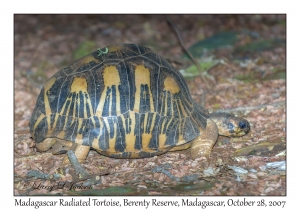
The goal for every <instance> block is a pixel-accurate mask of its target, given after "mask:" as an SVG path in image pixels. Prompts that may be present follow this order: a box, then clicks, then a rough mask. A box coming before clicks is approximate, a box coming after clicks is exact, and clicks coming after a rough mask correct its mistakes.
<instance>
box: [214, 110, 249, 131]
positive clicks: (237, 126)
mask: <svg viewBox="0 0 300 210" xmlns="http://www.w3.org/2000/svg"><path fill="white" fill-rule="evenodd" d="M210 119H212V120H213V121H214V122H215V123H216V125H217V126H218V130H219V135H222V136H230V137H238V136H244V135H246V134H247V133H248V132H249V131H250V124H249V122H248V121H247V120H246V119H244V118H240V117H236V116H234V115H233V114H228V113H222V112H220V113H212V114H210Z"/></svg>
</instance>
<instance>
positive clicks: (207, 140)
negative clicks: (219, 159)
mask: <svg viewBox="0 0 300 210" xmlns="http://www.w3.org/2000/svg"><path fill="white" fill-rule="evenodd" d="M217 139H218V127H217V125H216V124H215V123H214V122H213V121H212V120H210V119H207V125H206V129H205V130H204V131H203V133H202V134H201V135H200V136H198V137H197V138H196V139H194V140H193V141H192V145H191V157H192V159H196V158H198V157H203V156H205V157H209V155H210V152H211V150H212V148H213V146H214V145H215V143H216V141H217Z"/></svg>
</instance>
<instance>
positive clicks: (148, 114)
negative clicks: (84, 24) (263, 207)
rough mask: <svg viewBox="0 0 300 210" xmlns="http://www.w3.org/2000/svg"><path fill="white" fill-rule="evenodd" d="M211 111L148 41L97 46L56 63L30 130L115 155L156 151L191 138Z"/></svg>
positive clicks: (38, 139)
mask: <svg viewBox="0 0 300 210" xmlns="http://www.w3.org/2000/svg"><path fill="white" fill-rule="evenodd" d="M208 117H209V116H208V112H207V111H206V110H205V109H204V108H202V107H201V106H199V105H197V104H196V103H195V102H194V100H193V99H192V98H191V95H190V92H189V89H188V87H187V84H186V82H185V80H184V78H183V77H182V75H181V74H180V73H179V72H178V71H177V70H175V69H174V67H172V66H171V65H170V63H168V62H167V61H166V60H165V59H164V58H162V57H161V56H159V55H158V54H157V53H155V52H154V51H152V50H151V49H149V48H147V47H141V46H138V45H134V44H121V45H114V46H108V47H105V48H103V49H99V50H97V51H95V52H92V53H91V54H89V55H87V56H84V57H82V58H81V59H79V60H77V61H75V62H74V63H72V64H70V65H69V66H67V67H66V68H64V69H62V70H60V71H58V72H57V73H56V74H55V75H54V76H53V77H52V78H50V79H49V80H48V81H47V83H46V84H45V85H44V87H43V88H42V90H41V92H40V95H39V97H38V99H37V102H36V106H35V108H34V111H33V114H32V117H31V121H30V132H31V135H32V138H33V139H34V140H35V141H36V142H37V143H41V142H43V141H44V140H45V139H47V138H57V139H63V140H67V141H71V142H74V143H76V144H79V145H86V146H90V147H92V148H94V149H96V150H97V151H98V152H99V153H100V154H103V155H106V156H109V157H116V158H141V157H151V156H154V155H159V154H162V153H164V152H167V151H168V150H169V149H171V148H172V147H174V146H178V145H182V144H185V143H187V142H190V141H192V140H193V139H195V138H196V137H197V136H199V135H200V133H201V132H202V131H203V130H204V129H205V128H206V123H207V118H208Z"/></svg>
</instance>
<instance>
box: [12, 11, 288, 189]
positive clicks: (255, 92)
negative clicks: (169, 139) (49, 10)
mask: <svg viewBox="0 0 300 210" xmlns="http://www.w3.org/2000/svg"><path fill="white" fill-rule="evenodd" d="M169 19H171V20H172V22H173V23H174V24H175V25H176V26H177V28H178V29H179V31H180V34H181V36H182V40H183V42H184V44H185V46H186V47H187V48H189V47H191V46H193V45H194V44H195V43H198V42H199V41H201V40H207V38H209V37H212V36H213V35H215V34H218V33H221V32H224V31H235V32H236V33H237V36H236V41H235V42H234V43H233V44H229V45H228V44H227V45H226V46H223V47H218V48H213V49H212V48H210V49H209V50H207V51H205V52H204V53H203V54H202V55H201V56H199V57H196V59H197V60H199V61H200V63H201V61H203V62H204V61H207V59H213V60H217V61H218V63H217V64H216V65H213V66H211V67H210V68H208V70H207V71H206V72H205V73H204V74H203V75H204V78H205V80H206V82H207V84H206V83H205V82H204V81H203V79H202V78H203V77H200V76H195V77H192V78H187V83H188V86H189V88H190V92H191V95H192V97H193V98H194V100H195V101H197V102H198V103H199V104H202V105H204V107H206V108H207V109H208V110H209V111H210V112H212V111H216V110H225V111H228V112H231V113H234V114H236V115H237V116H241V117H244V118H246V119H247V120H248V121H249V122H250V125H251V131H250V133H248V134H247V135H246V136H244V137H241V138H228V137H222V136H220V137H219V139H218V141H217V143H216V145H215V146H214V148H213V151H212V153H211V156H210V158H208V159H206V158H198V159H196V160H192V159H191V158H190V151H189V149H188V150H184V151H180V152H169V153H166V154H164V155H161V156H155V157H151V158H144V159H113V158H108V157H105V156H101V155H100V154H98V153H97V152H96V151H94V150H91V151H90V152H89V155H88V157H87V159H86V161H85V162H84V163H83V164H82V166H83V168H84V169H85V170H86V171H87V172H88V173H90V174H96V175H101V174H102V175H101V176H100V180H99V181H98V182H97V183H96V184H93V185H90V186H89V185H88V181H87V180H83V181H82V182H77V183H76V184H74V183H73V184H72V181H73V182H75V181H78V179H79V178H81V177H78V176H77V175H76V173H75V170H74V168H73V167H72V166H71V165H68V166H65V167H63V166H61V161H62V159H63V157H64V154H62V155H52V153H51V149H50V150H49V151H47V152H44V153H40V152H37V151H36V148H35V143H34V141H33V140H32V139H31V138H30V137H31V135H30V133H29V120H30V117H31V114H32V111H33V108H34V106H35V102H36V99H37V96H38V94H39V91H40V89H41V87H42V85H43V84H44V83H45V82H46V81H47V79H49V78H50V77H51V76H52V75H53V74H54V73H56V72H57V71H59V70H60V69H62V68H63V67H65V66H67V65H68V64H69V63H71V62H72V61H74V60H75V59H77V58H79V57H81V56H83V55H84V54H87V53H89V52H91V51H94V50H96V49H97V48H102V47H104V46H107V45H110V44H116V43H136V44H139V45H144V46H148V47H151V48H152V49H154V50H155V51H156V52H157V53H158V54H160V55H162V56H163V57H165V58H166V59H167V60H169V61H170V62H171V63H172V64H173V65H174V66H175V67H176V68H177V69H178V70H182V69H183V70H184V69H187V68H188V67H189V66H190V65H192V64H193V62H192V61H191V60H190V59H187V58H186V56H184V51H183V49H182V47H181V46H180V44H179V42H178V39H177V37H176V35H175V33H174V30H173V29H172V28H171V27H170V26H169V25H168V23H167V22H166V16H164V15H15V17H14V40H15V43H14V44H15V45H14V47H15V50H14V53H15V54H14V61H15V63H14V67H15V70H14V88H15V89H14V100H15V101H14V107H15V113H14V114H15V115H14V176H15V177H14V193H15V195H46V194H47V195H54V194H55V195H286V169H285V160H286V79H285V73H286V46H285V44H279V45H277V44H274V42H273V41H269V40H284V41H283V42H285V39H286V25H285V21H286V16H285V15H170V16H169ZM260 41H262V42H260ZM253 43H254V44H253ZM255 43H256V44H257V43H258V45H259V47H257V45H255ZM260 43H264V44H265V43H267V44H269V45H268V46H264V45H263V44H260ZM208 48H209V47H208ZM208 86H210V87H208ZM33 170H34V171H38V172H40V174H42V175H45V176H44V177H43V178H41V177H38V176H37V175H36V176H34V177H32V176H29V175H28V172H30V171H31V172H32V171H33ZM103 173H104V175H103ZM49 175H52V176H49ZM83 182H84V183H87V185H88V186H86V187H84V186H83V185H82V184H81V183H83ZM62 183H64V184H62Z"/></svg>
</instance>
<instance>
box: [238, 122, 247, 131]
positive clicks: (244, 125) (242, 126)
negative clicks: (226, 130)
mask: <svg viewBox="0 0 300 210" xmlns="http://www.w3.org/2000/svg"><path fill="white" fill-rule="evenodd" d="M239 127H240V128H241V129H244V128H246V123H245V122H243V121H240V122H239Z"/></svg>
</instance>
